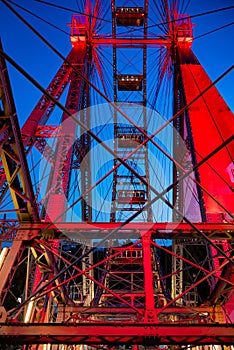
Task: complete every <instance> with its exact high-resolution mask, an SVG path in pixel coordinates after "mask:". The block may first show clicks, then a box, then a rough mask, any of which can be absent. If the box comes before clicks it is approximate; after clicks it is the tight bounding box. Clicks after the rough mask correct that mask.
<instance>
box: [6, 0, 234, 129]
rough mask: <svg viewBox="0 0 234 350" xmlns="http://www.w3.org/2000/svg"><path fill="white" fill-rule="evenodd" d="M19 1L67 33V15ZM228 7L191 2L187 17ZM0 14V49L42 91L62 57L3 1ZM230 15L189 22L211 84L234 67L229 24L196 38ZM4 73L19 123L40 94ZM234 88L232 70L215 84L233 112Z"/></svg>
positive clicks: (50, 34)
mask: <svg viewBox="0 0 234 350" xmlns="http://www.w3.org/2000/svg"><path fill="white" fill-rule="evenodd" d="M18 2H19V3H20V4H21V5H22V6H23V7H25V8H27V9H29V10H30V11H32V12H34V13H36V14H37V15H38V16H40V17H43V18H44V19H46V20H47V21H49V22H51V23H53V24H54V25H56V26H58V27H59V28H61V29H62V30H64V31H67V33H68V32H69V27H67V23H69V22H70V20H71V15H72V12H69V11H64V10H61V9H57V8H53V7H50V6H47V5H44V4H40V3H39V2H36V1H32V0H22V1H18ZM50 2H51V3H54V4H55V3H56V4H60V5H62V6H67V7H69V8H71V9H74V10H76V9H77V3H76V1H75V0H70V1H66V2H64V1H61V0H57V1H53V2H52V1H50ZM78 2H80V0H78ZM149 2H150V1H149ZM105 4H106V1H105V2H103V6H104V7H105V6H106V5H105ZM231 5H233V1H232V0H222V1H221V0H207V1H204V0H191V1H190V3H189V5H188V8H187V11H186V12H187V13H188V14H190V15H194V14H198V13H203V12H206V11H210V10H214V9H219V8H222V7H228V6H231ZM19 11H20V13H21V14H22V15H23V16H24V17H25V18H26V19H27V20H29V21H30V23H31V24H32V25H33V26H34V27H35V28H36V29H37V30H39V31H40V33H41V34H42V35H44V36H45V37H46V38H47V40H49V41H50V42H51V43H52V44H53V45H54V46H55V47H56V48H57V49H58V50H59V51H60V52H61V53H62V54H63V55H64V56H66V55H67V54H68V52H69V51H70V47H71V46H70V41H69V36H68V35H66V34H64V33H63V32H60V31H58V30H56V29H54V28H52V27H50V26H48V25H47V24H45V23H43V22H42V21H40V20H38V19H35V18H33V17H32V16H30V15H28V14H26V13H25V12H23V11H21V10H19ZM0 14H1V22H0V32H1V38H2V43H3V47H4V50H5V51H6V53H7V54H8V55H10V56H11V57H12V58H13V59H14V60H15V61H16V62H17V63H18V64H20V65H21V66H22V67H23V68H24V69H25V70H26V71H27V72H28V73H30V74H31V75H32V76H33V77H34V78H35V79H37V80H38V81H39V83H40V84H41V85H42V86H43V87H46V86H47V85H48V84H49V82H50V80H51V78H52V77H53V76H54V74H55V72H56V71H57V69H58V67H59V66H60V64H61V59H60V58H59V57H57V56H56V54H55V53H53V52H51V50H50V49H49V48H48V47H47V46H46V45H45V44H44V43H42V42H41V41H40V39H39V38H37V37H36V36H35V35H34V34H33V33H32V32H31V31H30V29H28V28H26V26H25V25H24V24H23V23H22V22H20V20H19V19H18V18H16V16H15V15H14V14H13V13H11V11H10V10H9V9H7V8H6V6H5V5H4V4H3V3H0ZM233 15H234V9H231V10H227V11H222V12H218V13H216V14H209V15H204V16H200V17H195V18H194V19H193V23H194V24H195V26H194V37H195V40H194V43H193V51H194V53H195V54H196V56H197V58H198V60H199V61H200V63H201V64H202V65H203V66H204V68H205V70H206V71H207V73H208V75H209V76H210V78H211V80H214V79H216V78H217V77H218V76H219V75H220V74H221V73H223V72H224V71H225V70H226V69H227V68H229V67H230V66H231V65H232V64H233V61H234V46H233V37H234V30H233V25H232V26H228V27H226V28H224V29H222V30H219V31H217V32H215V33H212V34H209V35H206V36H204V37H201V38H197V39H196V37H198V36H200V35H202V34H205V33H207V32H209V31H212V30H213V29H216V28H218V27H221V26H223V25H226V24H229V23H231V22H233ZM156 30H157V29H156ZM156 30H155V31H156ZM156 33H157V31H156ZM9 74H10V80H11V84H12V88H13V93H14V97H15V103H16V107H17V111H18V115H19V119H20V122H21V123H22V122H23V121H25V119H26V118H27V116H28V115H29V114H30V112H31V111H32V109H33V108H34V106H35V104H36V102H37V100H38V99H39V98H40V96H41V93H40V92H39V91H37V89H36V88H35V87H34V86H32V84H31V83H29V82H28V81H26V79H25V78H24V77H22V76H21V74H20V73H18V72H17V71H16V70H15V69H13V68H12V67H9ZM233 84H234V72H233V71H232V72H231V73H229V75H228V76H226V77H225V78H224V79H223V80H222V81H221V82H220V83H219V84H218V85H217V87H218V88H219V90H220V92H221V94H222V96H223V97H224V99H225V100H226V102H227V103H228V105H229V107H230V108H231V109H232V110H234V98H233V97H234V96H233Z"/></svg>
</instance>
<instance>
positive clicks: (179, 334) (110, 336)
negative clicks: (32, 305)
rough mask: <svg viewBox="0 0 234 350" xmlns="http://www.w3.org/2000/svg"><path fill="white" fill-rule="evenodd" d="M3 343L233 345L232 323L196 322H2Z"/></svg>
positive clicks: (0, 338) (1, 337) (0, 339)
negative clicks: (197, 323) (111, 323)
mask: <svg viewBox="0 0 234 350" xmlns="http://www.w3.org/2000/svg"><path fill="white" fill-rule="evenodd" d="M0 327H1V333H0V341H1V343H2V344H12V342H15V343H16V342H17V344H45V343H52V344H64V343H65V344H88V345H94V346H95V344H109V345H113V344H114V345H121V344H123V345H126V344H143V345H145V346H150V345H176V344H182V345H190V346H191V345H196V346H197V345H205V344H221V345H233V342H234V328H233V327H232V325H221V324H214V325H207V324H200V325H192V324H187V325H185V324H173V323H171V324H170V325H168V324H167V325H163V324H155V323H153V322H152V323H142V324H130V323H129V324H127V323H125V322H121V324H120V323H116V324H115V325H110V324H108V323H104V324H100V323H89V324H87V323H83V324H82V323H78V324H76V325H73V324H53V323H47V324H46V323H43V324H41V323H34V324H18V325H16V324H14V323H11V324H10V323H9V324H0Z"/></svg>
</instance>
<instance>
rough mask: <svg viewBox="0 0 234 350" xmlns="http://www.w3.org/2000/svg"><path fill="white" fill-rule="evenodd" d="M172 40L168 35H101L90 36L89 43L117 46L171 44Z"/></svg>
mask: <svg viewBox="0 0 234 350" xmlns="http://www.w3.org/2000/svg"><path fill="white" fill-rule="evenodd" d="M171 43H172V41H171V39H170V38H169V37H165V38H163V37H158V38H157V37H154V38H143V37H142V38H134V37H133V38H120V37H119V38H110V37H107V38H103V37H96V38H92V40H91V44H92V45H94V46H95V45H115V46H117V47H118V45H124V46H125V47H134V46H139V45H153V46H155V45H156V46H157V45H166V44H171Z"/></svg>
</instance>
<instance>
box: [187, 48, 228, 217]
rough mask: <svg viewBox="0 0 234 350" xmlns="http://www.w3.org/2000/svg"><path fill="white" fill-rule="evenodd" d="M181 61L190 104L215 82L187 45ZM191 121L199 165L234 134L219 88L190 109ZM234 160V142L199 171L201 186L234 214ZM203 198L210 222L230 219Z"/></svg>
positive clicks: (206, 198)
mask: <svg viewBox="0 0 234 350" xmlns="http://www.w3.org/2000/svg"><path fill="white" fill-rule="evenodd" d="M180 62H181V65H180V68H181V72H182V78H183V84H184V89H185V94H186V102H187V103H189V102H190V101H191V100H192V99H194V98H195V97H196V96H198V95H199V94H200V92H201V91H203V90H204V89H205V88H207V87H208V86H209V85H210V84H211V83H212V82H211V80H210V79H209V77H208V76H207V74H206V72H205V70H204V69H203V67H202V66H201V65H200V63H199V62H198V61H197V59H196V58H195V56H194V54H193V53H192V51H191V50H190V49H189V48H188V47H186V46H185V47H181V48H180ZM189 119H190V123H191V129H192V136H193V142H194V147H195V150H196V157H197V161H198V162H199V161H200V160H201V159H203V158H204V157H205V156H206V155H207V154H209V153H210V152H212V151H213V150H214V149H215V148H216V147H218V146H219V145H220V144H221V143H222V142H223V141H224V140H226V139H227V138H228V137H230V136H232V135H233V132H234V127H233V125H234V116H233V113H232V112H231V110H230V109H229V108H228V106H227V104H226V103H225V101H224V100H223V98H222V97H221V95H220V94H219V92H218V90H217V88H216V87H212V88H211V89H210V90H209V91H208V92H207V93H206V94H205V95H203V96H202V97H201V98H199V99H198V100H197V101H196V102H195V103H194V104H193V105H192V106H191V107H190V108H189ZM233 157H234V142H232V143H231V144H230V145H229V146H227V147H225V148H224V149H222V150H221V151H219V152H218V153H217V154H216V155H214V156H213V157H212V158H211V159H210V160H209V161H208V162H206V163H205V164H203V165H202V166H201V167H200V169H199V173H200V178H201V183H202V185H203V186H204V187H205V188H206V189H207V190H208V191H209V192H210V193H211V194H212V195H213V196H215V198H216V199H217V200H219V201H220V203H222V204H223V205H224V207H225V208H226V209H228V210H229V212H231V213H233V211H234V209H233V208H234V193H233V192H234V176H233V174H234V164H233ZM203 196H204V201H205V208H206V213H207V216H208V219H209V215H210V220H208V221H213V222H217V221H220V219H219V218H220V215H219V214H220V213H221V214H222V220H223V221H229V220H230V218H228V217H227V215H226V212H225V210H224V209H223V208H221V207H219V206H218V204H217V203H215V202H214V201H213V200H212V198H211V197H209V196H208V195H207V194H206V193H205V192H204V193H203Z"/></svg>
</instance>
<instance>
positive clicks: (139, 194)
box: [118, 190, 146, 204]
mask: <svg viewBox="0 0 234 350" xmlns="http://www.w3.org/2000/svg"><path fill="white" fill-rule="evenodd" d="M145 202H146V196H145V191H144V190H119V191H118V203H123V204H144V203H145Z"/></svg>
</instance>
